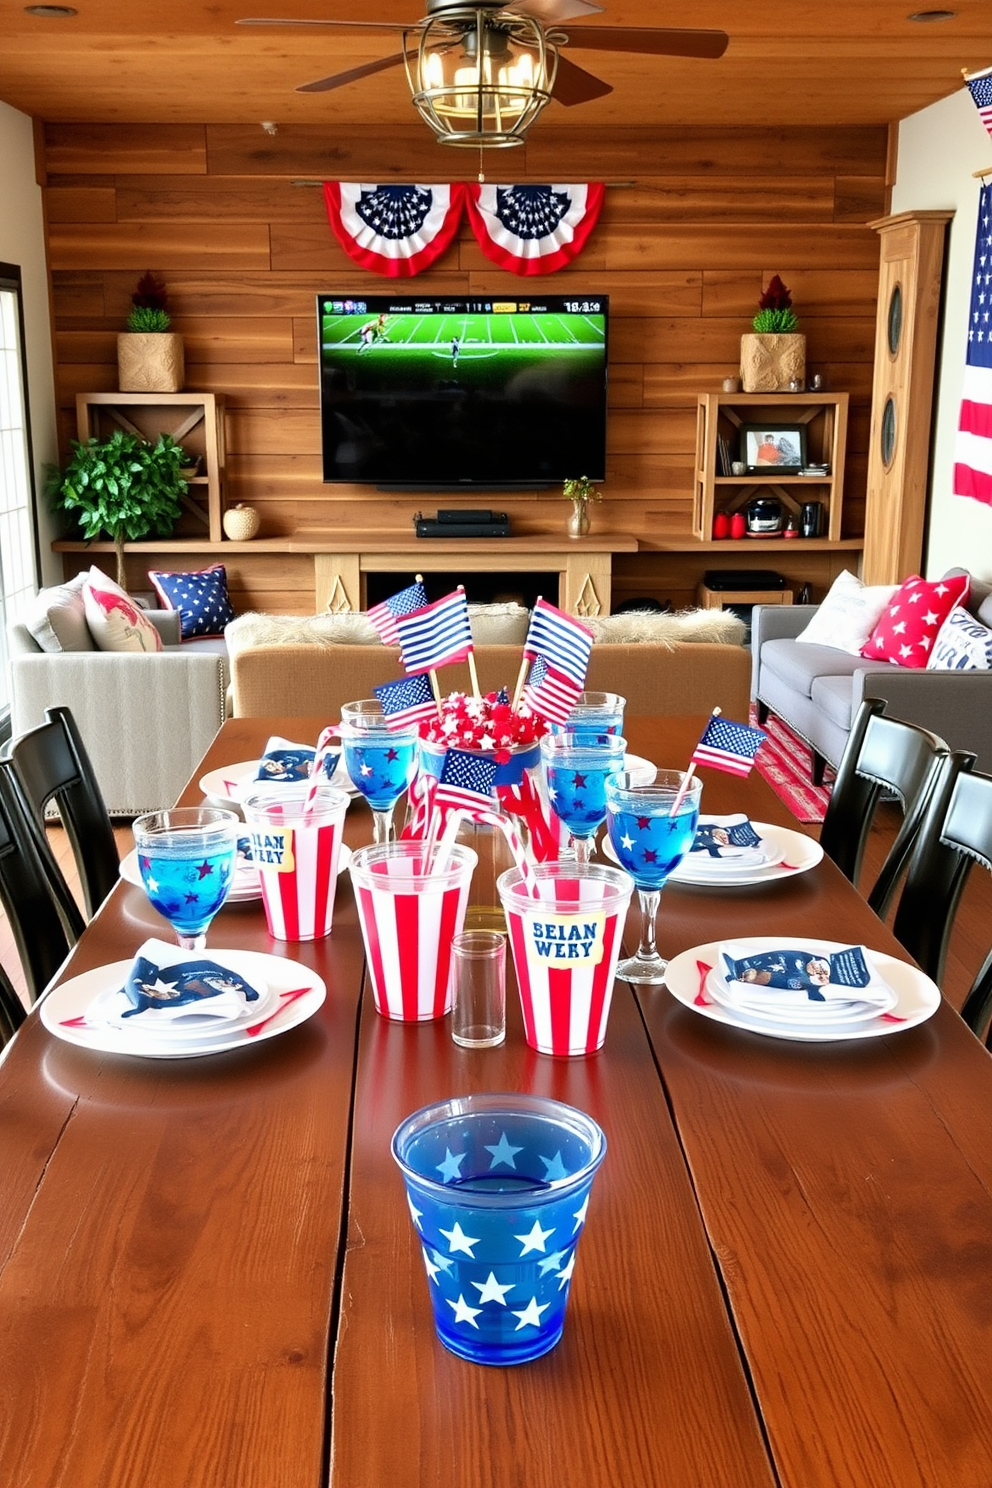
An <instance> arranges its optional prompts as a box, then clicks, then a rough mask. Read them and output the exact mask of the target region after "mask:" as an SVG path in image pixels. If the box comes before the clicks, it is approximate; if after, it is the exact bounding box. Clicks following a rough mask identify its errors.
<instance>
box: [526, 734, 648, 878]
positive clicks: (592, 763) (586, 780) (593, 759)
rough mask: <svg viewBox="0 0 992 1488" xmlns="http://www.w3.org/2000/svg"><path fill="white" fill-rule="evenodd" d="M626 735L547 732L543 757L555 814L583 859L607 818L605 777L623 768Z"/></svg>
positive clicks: (588, 856) (542, 743) (590, 855)
mask: <svg viewBox="0 0 992 1488" xmlns="http://www.w3.org/2000/svg"><path fill="white" fill-rule="evenodd" d="M626 749H627V741H626V739H622V738H621V737H620V736H619V734H606V733H603V734H597V733H593V732H592V731H588V732H587V731H585V730H583V731H582V732H580V733H573V732H567V733H564V734H545V736H544V738H543V739H542V740H541V758H542V760H543V761H544V773H545V777H546V779H547V784H548V796H549V797H550V800H551V805H552V808H553V810H554V812H555V815H556V816H557V817H558V819H559V820H560V821H563V822H564V823H565V825H566V827H567V828H568V830H569V832H570V833H571V836H572V845H573V846H574V848H575V856H576V858H577V860H578V861H579V862H580V863H588V862H589V860H590V859H591V857H592V849H593V844H594V843H595V840H596V833H597V832H598V831H599V829H600V827H601V826H602V825H603V822H604V821H605V820H606V779H607V776H608V775H615V774H616V773H617V771H620V770H622V769H623V760H624V754H625V753H626Z"/></svg>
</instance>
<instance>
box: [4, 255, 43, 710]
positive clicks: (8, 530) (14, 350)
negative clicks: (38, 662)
mask: <svg viewBox="0 0 992 1488" xmlns="http://www.w3.org/2000/svg"><path fill="white" fill-rule="evenodd" d="M36 584H37V531H36V527H35V518H34V481H33V477H32V470H31V436H30V429H29V425H28V398H27V380H26V369H25V360H24V332H23V315H22V309H21V274H20V270H19V269H18V268H16V267H15V266H14V265H12V264H4V263H0V621H2V624H0V662H2V666H0V717H5V716H6V715H7V713H8V712H9V706H10V698H9V696H8V688H9V682H8V675H7V625H8V624H9V623H10V621H11V620H14V619H16V618H17V617H18V616H19V614H20V613H21V612H22V611H23V609H24V608H25V606H26V605H27V604H28V602H29V601H30V600H31V599H32V598H33V597H34V594H35V589H36Z"/></svg>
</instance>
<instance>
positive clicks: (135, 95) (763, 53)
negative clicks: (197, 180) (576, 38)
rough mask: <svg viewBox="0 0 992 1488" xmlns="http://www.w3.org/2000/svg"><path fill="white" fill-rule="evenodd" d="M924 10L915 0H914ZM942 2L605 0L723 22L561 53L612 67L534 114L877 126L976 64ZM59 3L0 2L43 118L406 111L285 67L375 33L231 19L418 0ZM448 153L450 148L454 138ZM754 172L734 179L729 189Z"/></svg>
mask: <svg viewBox="0 0 992 1488" xmlns="http://www.w3.org/2000/svg"><path fill="white" fill-rule="evenodd" d="M917 3H918V4H920V6H921V9H923V10H926V9H927V7H928V0H917ZM944 3H945V4H946V5H947V6H949V7H953V12H954V13H953V14H952V16H951V18H949V19H943V20H930V21H925V22H922V23H921V22H919V21H912V20H910V19H909V15H910V13H911V12H912V11H913V9H914V0H834V3H833V4H831V5H823V6H808V5H805V4H801V3H798V0H749V3H748V4H744V5H742V4H741V3H740V0H693V3H690V4H686V3H684V0H681V3H680V0H607V4H606V9H605V12H604V14H603V15H602V16H601V17H598V18H594V19H596V20H597V21H598V23H600V24H606V25H616V26H681V25H691V26H704V27H716V28H719V29H722V30H725V31H727V32H728V33H729V35H730V38H731V39H730V46H729V48H728V50H727V52H726V54H725V56H724V57H723V58H721V59H720V60H719V61H695V60H693V61H689V60H680V59H675V58H663V57H638V56H629V55H625V54H623V53H619V52H592V51H586V50H583V51H581V52H580V53H575V52H573V53H572V56H573V58H575V59H576V60H578V61H580V62H581V65H582V66H583V67H585V68H587V69H588V70H590V71H592V72H594V73H595V74H596V75H597V76H599V77H601V78H603V79H605V80H606V81H607V82H609V83H610V84H612V86H613V89H614V91H613V92H612V93H611V94H609V95H608V96H607V97H605V98H602V99H598V100H596V101H595V102H592V103H586V104H583V105H581V106H580V107H577V108H572V109H564V108H562V107H561V106H560V105H558V104H552V105H551V107H550V108H549V110H548V112H547V114H546V116H545V120H542V121H540V122H539V124H538V125H537V126H536V127H537V129H540V128H541V126H542V124H545V122H551V120H552V119H553V120H554V122H555V123H556V124H558V125H563V124H565V123H572V124H579V123H581V124H582V125H583V126H585V127H586V128H592V129H601V130H604V131H608V130H610V129H613V128H618V127H624V126H631V125H648V126H671V125H683V126H684V125H693V126H700V125H717V126H728V125H729V126H739V125H747V126H756V125H757V126H773V127H783V126H790V125H796V124H817V125H821V126H829V125H873V124H875V125H877V124H887V123H891V122H893V121H896V120H899V119H902V118H905V117H906V116H907V115H908V114H911V113H913V112H915V111H916V110H918V109H921V108H924V107H926V106H927V105H928V104H931V103H933V102H935V101H936V100H937V99H940V98H943V97H946V96H948V95H949V94H951V93H953V92H954V91H955V90H956V89H957V88H959V87H960V86H961V69H962V68H964V69H969V70H971V69H976V68H980V67H984V66H987V65H989V64H990V63H992V27H990V25H989V19H990V5H989V0H944ZM76 5H77V8H78V14H77V15H76V16H74V17H72V18H62V19H45V18H42V17H37V16H32V15H28V14H27V13H26V11H25V10H24V8H23V7H22V5H21V4H20V3H18V0H14V3H10V4H5V5H4V6H3V11H4V33H5V34H4V41H3V47H2V52H0V99H2V100H4V101H5V102H7V103H9V104H11V105H13V106H14V107H15V108H18V109H21V110H23V111H24V112H26V113H28V114H32V115H34V116H36V117H38V118H41V119H45V120H49V121H79V122H84V121H89V122H96V121H100V122H116V123H142V122H144V123H161V124H164V123H182V122H194V121H196V122H201V123H208V124H209V123H217V124H246V123H256V124H257V123H259V122H260V121H262V120H271V121H274V122H275V123H277V124H284V123H296V124H307V125H319V126H321V127H322V128H325V129H333V127H334V126H335V125H342V126H343V125H348V124H352V125H353V124H361V123H368V122H369V121H370V120H374V121H375V123H376V125H377V126H379V127H383V126H386V127H393V126H396V125H403V124H407V123H409V122H410V119H411V113H412V109H411V104H410V101H409V96H408V91H407V85H406V81H405V78H404V76H403V73H402V69H395V70H391V71H388V72H385V73H381V74H378V75H375V76H372V77H368V78H365V79H364V80H362V81H359V82H357V83H353V84H350V85H349V86H347V87H344V88H341V89H339V90H336V91H334V92H331V93H323V94H301V93H297V92H295V91H294V89H295V88H296V86H297V85H298V84H301V83H305V82H308V81H312V80H313V79H315V78H319V77H321V76H324V75H326V74H329V73H332V72H337V71H341V70H343V69H345V68H351V67H356V66H359V65H361V64H363V63H367V62H371V61H373V60H375V59H376V58H378V57H382V56H385V55H387V54H388V53H390V52H395V51H397V50H398V45H397V40H396V38H394V36H392V35H391V34H390V33H388V32H383V33H381V34H376V33H375V32H369V33H365V32H350V31H348V30H339V31H338V30H330V29H322V28H316V27H315V28H309V27H304V28H299V29H286V30H277V29H269V28H236V27H235V24H234V22H235V20H236V19H237V18H238V17H239V16H245V15H258V14H266V15H273V14H274V15H276V16H281V17H290V16H294V17H303V18H307V19H313V18H317V17H320V18H331V17H333V18H334V19H339V20H369V19H375V20H383V21H389V22H403V21H411V20H415V19H417V18H418V16H419V15H420V13H421V3H420V0H212V3H211V4H209V5H204V4H203V3H202V0H171V3H170V4H169V5H167V6H166V5H163V4H162V3H161V0H129V3H128V4H127V5H126V6H122V5H121V3H120V0H76ZM462 153H463V158H464V152H462ZM763 185H764V183H762V182H748V181H746V180H742V182H741V190H742V191H749V190H759V191H760V190H762V189H763Z"/></svg>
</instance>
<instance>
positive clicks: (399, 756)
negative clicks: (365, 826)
mask: <svg viewBox="0 0 992 1488" xmlns="http://www.w3.org/2000/svg"><path fill="white" fill-rule="evenodd" d="M419 740H420V734H419V731H418V729H417V728H415V727H413V726H410V725H408V726H406V727H400V728H390V727H389V726H388V724H387V722H386V715H385V714H384V713H383V711H382V704H381V703H380V701H379V699H378V698H362V699H361V700H360V701H358V702H356V703H345V704H344V706H343V707H342V709H341V744H342V749H343V752H344V762H345V766H346V767H347V770H348V774H349V776H350V777H351V781H352V783H353V785H354V786H355V789H356V790H359V791H361V793H362V795H363V796H364V797H365V799H366V800H367V801H368V803H369V805H370V806H371V807H372V815H373V822H374V830H373V841H375V842H389V841H390V839H391V837H392V824H393V808H394V806H395V805H396V802H397V801H398V800H399V798H400V796H401V795H402V794H403V792H404V791H405V790H406V788H407V786H408V784H409V783H410V781H411V780H412V778H413V775H414V773H415V771H416V753H417V745H418V743H419Z"/></svg>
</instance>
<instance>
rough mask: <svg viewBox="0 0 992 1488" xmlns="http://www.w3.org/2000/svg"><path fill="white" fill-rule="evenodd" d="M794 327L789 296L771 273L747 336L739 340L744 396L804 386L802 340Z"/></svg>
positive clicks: (794, 313)
mask: <svg viewBox="0 0 992 1488" xmlns="http://www.w3.org/2000/svg"><path fill="white" fill-rule="evenodd" d="M797 325H798V321H797V319H796V312H795V310H793V308H792V295H791V294H790V292H789V290H788V289H787V288H786V286H785V285H784V284H783V283H782V281H781V279H780V278H779V276H778V275H777V274H774V275H773V276H772V278H771V280H770V281H769V283H768V287H767V289H765V290H764V291H763V293H762V295H761V298H760V299H759V301H758V313H757V314H756V315H755V317H754V320H753V321H752V322H751V326H752V329H751V333H750V334H748V335H744V336H742V337H741V386H742V387H743V389H744V391H745V393H787V392H790V391H794V390H795V388H796V387H797V386H798V387H800V388H804V387H805V386H806V337H805V336H803V335H800V334H799V333H798V332H797V330H796V327H797Z"/></svg>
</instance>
